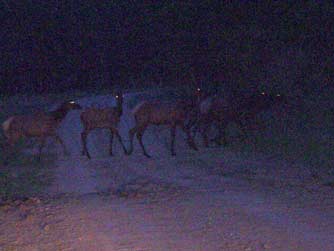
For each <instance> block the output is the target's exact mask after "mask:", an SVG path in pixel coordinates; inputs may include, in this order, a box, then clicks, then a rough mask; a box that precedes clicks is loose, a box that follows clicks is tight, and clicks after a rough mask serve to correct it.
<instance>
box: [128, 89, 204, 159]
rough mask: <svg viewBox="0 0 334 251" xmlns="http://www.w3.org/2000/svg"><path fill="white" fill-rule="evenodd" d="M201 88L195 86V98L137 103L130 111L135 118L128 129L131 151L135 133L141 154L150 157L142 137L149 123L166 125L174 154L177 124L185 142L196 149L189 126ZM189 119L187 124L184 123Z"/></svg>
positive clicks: (195, 113) (173, 154)
mask: <svg viewBox="0 0 334 251" xmlns="http://www.w3.org/2000/svg"><path fill="white" fill-rule="evenodd" d="M200 93H201V89H200V88H197V90H196V96H195V98H194V97H192V98H190V99H188V100H179V101H177V102H162V101H151V102H150V101H144V102H142V103H140V104H138V105H137V106H136V107H135V108H134V109H133V111H132V114H133V115H134V118H135V123H136V124H135V126H134V127H133V128H132V129H130V130H129V138H130V150H129V154H131V153H132V151H133V138H134V135H135V134H136V136H137V139H138V141H139V144H140V146H141V148H142V151H143V154H144V155H145V156H146V157H148V158H150V157H151V156H150V155H149V154H148V153H147V151H146V150H145V147H144V144H143V141H142V138H143V134H144V132H145V130H146V129H147V127H148V126H149V125H168V126H169V127H170V132H171V148H170V150H171V154H172V156H175V155H176V153H175V147H174V144H175V134H176V127H177V126H179V127H180V128H181V129H182V130H183V131H184V132H185V133H186V135H187V143H188V145H189V146H190V148H192V149H193V150H196V151H197V150H198V148H197V146H196V144H195V142H194V140H193V138H192V137H191V134H190V127H191V125H192V123H194V122H193V121H194V118H195V116H196V115H197V113H198V111H197V108H198V103H199V97H200ZM189 119H190V122H189V124H188V125H186V123H187V122H188V120H189Z"/></svg>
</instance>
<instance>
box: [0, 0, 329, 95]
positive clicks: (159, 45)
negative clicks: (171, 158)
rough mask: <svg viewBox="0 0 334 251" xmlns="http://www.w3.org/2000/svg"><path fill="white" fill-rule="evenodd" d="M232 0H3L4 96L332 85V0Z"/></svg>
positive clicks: (0, 12)
mask: <svg viewBox="0 0 334 251" xmlns="http://www.w3.org/2000/svg"><path fill="white" fill-rule="evenodd" d="M231 2H233V3H224V2H222V1H180V2H179V1H175V2H174V1H41V0H39V1H35V0H32V1H12V0H5V1H4V0H1V2H0V8H1V9H0V22H1V29H0V32H1V34H0V46H1V50H0V53H1V55H0V65H1V68H0V83H1V92H2V93H6V94H15V93H17V92H27V91H29V92H56V91H64V90H68V89H89V88H108V87H109V86H114V85H129V83H132V82H134V83H136V85H143V84H145V83H149V82H152V83H157V82H159V81H160V80H161V81H163V83H164V84H166V85H167V84H169V85H172V84H187V83H189V82H191V77H190V74H189V73H190V69H192V70H193V72H194V73H195V75H196V78H197V81H199V82H200V83H202V84H205V85H215V84H222V83H224V84H225V85H226V86H231V87H233V88H241V87H247V86H252V85H253V86H257V85H260V84H261V83H263V82H264V81H266V82H270V83H272V84H273V85H278V86H281V87H282V88H283V89H284V88H287V87H286V86H289V85H290V86H291V83H292V84H297V85H300V86H303V88H305V89H307V88H308V89H310V88H311V87H310V86H314V85H313V84H312V81H314V79H316V80H317V81H318V82H321V83H323V82H324V81H325V82H326V81H328V82H330V81H331V79H332V76H331V75H330V74H331V73H330V69H332V68H333V63H332V61H333V60H332V56H331V55H333V42H332V41H333V38H334V36H333V32H332V31H331V29H330V27H333V18H332V17H333V16H334V15H333V14H334V8H333V3H332V1H321V2H320V1H319V2H316V1H310V2H309V3H301V2H300V3H299V2H297V1H296V2H295V1H289V2H287V1H275V2H274V1H273V2H271V1H256V3H255V1H254V2H251V1H231ZM330 59H331V60H330ZM286 69H288V70H287V71H286ZM292 69H293V70H292ZM282 72H283V73H284V74H283V75H284V76H283V75H282ZM286 72H288V73H286ZM319 72H320V73H319ZM282 76H283V77H282ZM317 78H318V79H317ZM326 83H327V82H326ZM305 86H306V87H305ZM311 89H312V88H311Z"/></svg>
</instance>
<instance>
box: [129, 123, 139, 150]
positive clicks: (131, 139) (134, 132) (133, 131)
mask: <svg viewBox="0 0 334 251" xmlns="http://www.w3.org/2000/svg"><path fill="white" fill-rule="evenodd" d="M136 132H137V127H134V128H132V129H130V130H129V139H130V149H129V151H128V154H129V155H130V154H131V153H132V151H133V137H134V136H135V134H136Z"/></svg>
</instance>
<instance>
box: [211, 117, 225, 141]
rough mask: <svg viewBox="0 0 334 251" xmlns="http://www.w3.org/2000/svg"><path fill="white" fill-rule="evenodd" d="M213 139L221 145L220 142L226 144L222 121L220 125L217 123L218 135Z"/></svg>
mask: <svg viewBox="0 0 334 251" xmlns="http://www.w3.org/2000/svg"><path fill="white" fill-rule="evenodd" d="M213 141H214V142H215V143H216V144H217V145H218V146H221V145H222V144H224V145H226V144H227V141H226V123H225V122H223V123H222V124H221V125H218V135H217V136H216V137H215V138H214V139H213Z"/></svg>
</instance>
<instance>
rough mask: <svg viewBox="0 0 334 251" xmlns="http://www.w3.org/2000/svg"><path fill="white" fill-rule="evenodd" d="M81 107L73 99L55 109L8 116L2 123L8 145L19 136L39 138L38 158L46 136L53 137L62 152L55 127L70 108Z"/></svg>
mask: <svg viewBox="0 0 334 251" xmlns="http://www.w3.org/2000/svg"><path fill="white" fill-rule="evenodd" d="M77 109H81V106H80V105H79V104H77V103H75V102H74V101H69V102H64V103H62V104H61V105H60V106H59V107H58V108H57V109H56V110H54V111H51V112H48V113H45V112H40V113H37V114H33V115H17V116H12V117H10V118H8V119H7V120H6V121H5V122H3V124H2V128H3V131H4V134H5V137H6V138H7V142H8V143H9V145H10V146H14V145H15V144H16V143H17V141H18V140H19V139H21V138H39V139H40V141H41V144H40V146H39V158H40V157H41V153H42V149H43V147H44V145H45V141H46V139H47V138H48V137H54V138H55V139H56V140H57V141H58V142H59V143H60V144H61V145H62V147H63V149H64V153H65V154H67V149H66V147H65V145H64V143H63V141H62V139H61V138H60V137H59V135H58V134H57V129H58V127H59V125H60V123H61V122H62V121H63V119H64V118H65V117H66V115H67V113H68V112H69V111H70V110H77Z"/></svg>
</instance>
